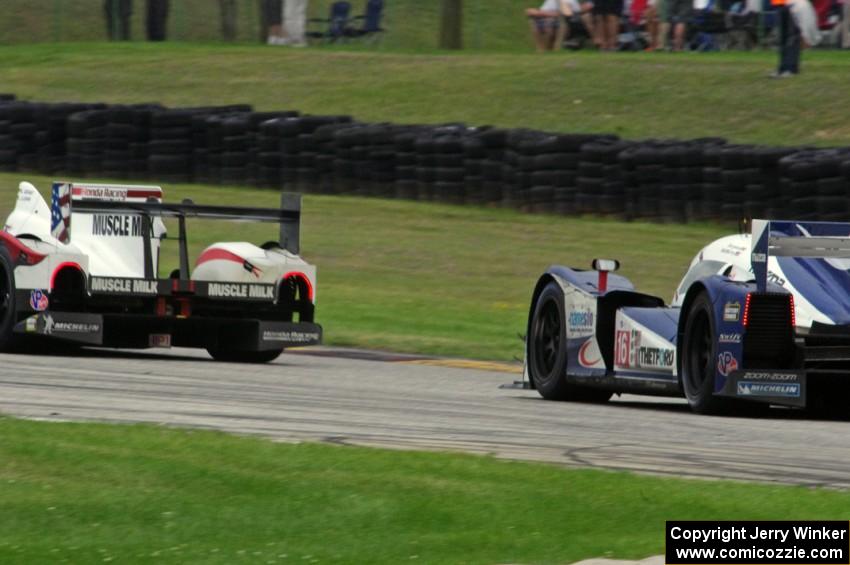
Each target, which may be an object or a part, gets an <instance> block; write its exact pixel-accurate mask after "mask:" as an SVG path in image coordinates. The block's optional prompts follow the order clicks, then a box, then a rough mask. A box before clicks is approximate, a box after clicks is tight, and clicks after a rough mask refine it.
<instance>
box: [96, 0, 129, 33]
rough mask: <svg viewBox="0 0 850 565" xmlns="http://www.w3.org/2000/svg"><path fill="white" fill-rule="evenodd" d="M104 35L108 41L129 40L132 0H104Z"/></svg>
mask: <svg viewBox="0 0 850 565" xmlns="http://www.w3.org/2000/svg"><path fill="white" fill-rule="evenodd" d="M103 13H104V14H105V15H106V35H107V37H109V40H110V41H129V39H130V16H132V15H133V0H104V2H103Z"/></svg>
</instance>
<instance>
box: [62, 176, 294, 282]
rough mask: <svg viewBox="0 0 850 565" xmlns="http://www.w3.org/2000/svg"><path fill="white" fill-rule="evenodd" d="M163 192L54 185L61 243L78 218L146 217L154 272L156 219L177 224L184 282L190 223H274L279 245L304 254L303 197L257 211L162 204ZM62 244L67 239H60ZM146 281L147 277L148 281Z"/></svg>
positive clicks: (148, 264) (147, 252)
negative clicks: (101, 215) (106, 214)
mask: <svg viewBox="0 0 850 565" xmlns="http://www.w3.org/2000/svg"><path fill="white" fill-rule="evenodd" d="M161 196H162V189H161V188H159V187H154V186H130V185H95V184H74V183H59V182H57V183H54V184H53V211H52V222H53V224H54V226H55V228H54V229H55V230H56V232H57V237H59V232H62V231H64V235H65V241H67V238H68V233H69V226H70V223H71V221H72V216H73V212H74V211H77V212H83V213H88V214H97V213H104V212H109V213H115V214H130V215H135V216H142V217H143V218H146V219H147V220H148V221H143V222H141V226H140V228H141V230H142V233H141V235H142V239H143V243H144V256H145V271H146V272H147V271H148V270H150V271H152V270H153V261H152V259H151V257H152V252H151V245H150V239H151V222H150V221H149V220H150V219H152V218H177V219H178V222H179V224H178V225H179V231H180V233H179V238H178V239H179V242H180V278H181V279H188V278H189V251H188V243H187V241H188V240H187V237H186V218H206V219H213V220H237V221H239V220H241V221H254V222H273V223H278V224H280V236H279V243H280V246H281V247H282V248H283V249H286V250H287V251H289V252H291V253H294V254H298V253H299V252H300V249H301V241H300V231H301V195H300V194H293V193H283V194H282V195H281V201H280V208H278V209H275V208H253V207H242V206H208V205H202V204H195V203H194V202H192V201H191V200H184V201H183V202H181V203H179V204H177V203H174V204H171V203H164V202H162V201H161ZM59 239H60V240H61V239H62V238H61V237H59ZM146 276H147V275H146Z"/></svg>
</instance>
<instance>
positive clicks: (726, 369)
mask: <svg viewBox="0 0 850 565" xmlns="http://www.w3.org/2000/svg"><path fill="white" fill-rule="evenodd" d="M737 370H738V360H737V359H735V356H734V355H732V354H731V353H730V352H728V351H722V352H720V355H718V356H717V372H718V373H720V374H721V375H723V376H724V377H728V376H729V373H731V372H732V371H737Z"/></svg>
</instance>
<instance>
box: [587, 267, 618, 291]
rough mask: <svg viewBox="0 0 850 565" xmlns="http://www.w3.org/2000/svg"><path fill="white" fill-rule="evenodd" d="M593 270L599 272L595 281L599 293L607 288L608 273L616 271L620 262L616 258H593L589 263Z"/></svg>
mask: <svg viewBox="0 0 850 565" xmlns="http://www.w3.org/2000/svg"><path fill="white" fill-rule="evenodd" d="M591 266H592V267H593V270H594V271H597V272H598V273H599V279H598V280H597V282H596V290H598V291H599V293H600V294H601V293H603V292H606V291H607V290H608V273H609V272H611V271H616V270H617V269H619V268H620V262H619V261H617V260H616V259H594V260H593V262H592V263H591Z"/></svg>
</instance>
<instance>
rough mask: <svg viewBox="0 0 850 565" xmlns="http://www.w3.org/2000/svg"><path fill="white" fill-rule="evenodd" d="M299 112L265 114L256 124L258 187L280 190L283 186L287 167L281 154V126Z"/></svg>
mask: <svg viewBox="0 0 850 565" xmlns="http://www.w3.org/2000/svg"><path fill="white" fill-rule="evenodd" d="M297 116H298V112H277V113H276V115H274V116H270V115H268V114H263V118H264V119H263V120H260V121H259V122H258V123H256V126H255V133H254V135H255V140H256V159H255V162H256V165H257V170H256V180H257V186H261V187H264V188H280V187H281V186H282V185H283V175H282V169H283V168H284V166H285V165H286V163H284V160H283V156H282V154H281V146H280V138H281V134H280V124H281V123H282V122H283V120H286V119H287V118H295V117H297Z"/></svg>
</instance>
